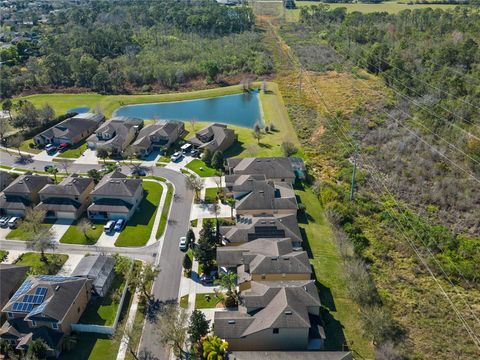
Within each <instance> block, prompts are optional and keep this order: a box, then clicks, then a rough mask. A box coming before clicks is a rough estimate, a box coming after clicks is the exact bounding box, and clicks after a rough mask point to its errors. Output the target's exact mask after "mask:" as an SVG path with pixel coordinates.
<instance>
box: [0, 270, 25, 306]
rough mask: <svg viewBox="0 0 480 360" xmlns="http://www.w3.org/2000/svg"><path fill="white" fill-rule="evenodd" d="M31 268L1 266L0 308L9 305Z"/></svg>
mask: <svg viewBox="0 0 480 360" xmlns="http://www.w3.org/2000/svg"><path fill="white" fill-rule="evenodd" d="M29 268H30V267H29V266H21V265H11V264H0V306H3V305H5V304H6V303H7V301H8V299H9V296H10V294H11V293H12V292H15V291H16V290H17V288H18V286H19V285H20V284H21V282H22V280H23V279H24V277H25V274H26V273H27V271H28V269H29Z"/></svg>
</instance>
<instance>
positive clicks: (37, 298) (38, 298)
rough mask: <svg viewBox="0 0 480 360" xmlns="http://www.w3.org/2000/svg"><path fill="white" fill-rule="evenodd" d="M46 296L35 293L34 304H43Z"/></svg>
mask: <svg viewBox="0 0 480 360" xmlns="http://www.w3.org/2000/svg"><path fill="white" fill-rule="evenodd" d="M44 298H45V297H44V296H40V295H35V296H34V297H33V301H32V302H33V303H34V304H41V303H42V302H43V299H44Z"/></svg>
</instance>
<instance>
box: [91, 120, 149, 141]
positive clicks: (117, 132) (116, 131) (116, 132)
mask: <svg viewBox="0 0 480 360" xmlns="http://www.w3.org/2000/svg"><path fill="white" fill-rule="evenodd" d="M142 125H143V120H142V119H137V118H128V117H114V118H112V119H110V120H108V121H106V122H105V123H104V124H103V125H102V126H100V127H99V128H98V129H97V130H96V131H95V133H94V134H92V135H90V137H89V138H88V139H87V142H93V143H96V144H97V146H108V145H115V146H119V147H123V146H125V145H128V144H126V139H127V137H128V133H129V132H130V129H131V128H132V127H134V126H142ZM103 133H108V134H110V135H111V136H112V137H111V138H110V139H108V140H103V139H102V138H99V137H98V136H97V134H103Z"/></svg>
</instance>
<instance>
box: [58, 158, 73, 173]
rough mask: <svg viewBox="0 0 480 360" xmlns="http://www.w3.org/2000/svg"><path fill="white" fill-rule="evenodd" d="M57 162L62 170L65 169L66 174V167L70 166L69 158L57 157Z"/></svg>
mask: <svg viewBox="0 0 480 360" xmlns="http://www.w3.org/2000/svg"><path fill="white" fill-rule="evenodd" d="M58 164H59V165H60V167H61V168H62V170H63V171H65V174H67V176H68V169H70V167H71V166H72V162H71V161H70V160H67V159H62V158H59V159H58Z"/></svg>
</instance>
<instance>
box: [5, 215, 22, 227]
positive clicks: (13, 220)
mask: <svg viewBox="0 0 480 360" xmlns="http://www.w3.org/2000/svg"><path fill="white" fill-rule="evenodd" d="M19 219H20V218H19V217H17V216H14V217H12V218H10V220H8V227H9V228H10V229H15V228H16V227H17V223H18V220H19Z"/></svg>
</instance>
